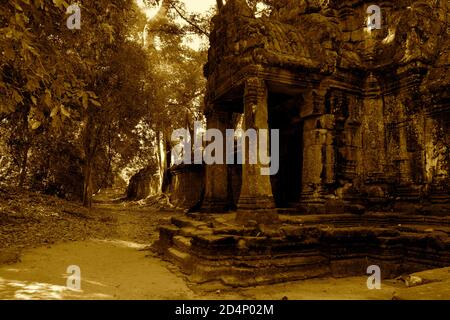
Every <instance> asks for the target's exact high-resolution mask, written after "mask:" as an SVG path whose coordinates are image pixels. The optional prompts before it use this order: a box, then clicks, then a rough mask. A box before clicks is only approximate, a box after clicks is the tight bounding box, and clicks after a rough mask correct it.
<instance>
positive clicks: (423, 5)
mask: <svg viewBox="0 0 450 320" xmlns="http://www.w3.org/2000/svg"><path fill="white" fill-rule="evenodd" d="M370 4H372V3H370V2H369V1H356V0H355V1H350V0H348V1H300V0H286V1H277V2H276V4H274V9H273V11H272V13H271V15H270V16H269V17H266V16H263V17H260V18H255V17H254V16H253V14H252V13H251V10H250V9H249V8H248V7H247V5H246V4H245V1H241V0H231V1H228V3H227V4H226V5H225V6H224V7H223V8H222V10H221V11H220V13H219V14H218V15H217V16H216V17H215V18H214V19H213V32H212V33H211V39H210V40H211V48H210V50H209V59H208V64H207V65H206V66H205V75H206V76H207V77H208V92H207V109H206V112H207V113H208V114H209V113H211V112H212V113H214V112H215V111H214V110H216V109H220V112H221V113H224V112H226V111H227V110H228V112H229V113H230V114H236V113H242V114H243V116H244V124H245V128H255V129H261V128H272V129H280V131H281V135H282V140H281V141H280V144H281V147H280V149H281V150H282V151H283V150H284V149H283V148H284V147H283V146H289V150H290V152H289V151H287V152H284V153H283V152H282V154H281V165H282V169H281V170H280V172H279V173H278V174H277V176H275V177H271V183H269V184H268V183H267V177H256V176H255V173H254V172H255V169H257V166H256V167H255V166H251V165H247V166H246V165H244V166H243V168H242V186H236V185H232V186H231V185H230V184H229V179H227V174H226V173H225V171H223V172H222V173H221V178H218V177H216V176H214V178H210V179H208V178H207V184H208V183H212V182H210V180H211V179H213V180H214V181H216V182H215V183H217V181H220V186H222V188H223V190H221V191H220V192H219V191H217V192H216V195H215V196H214V197H211V199H213V202H214V201H216V202H217V203H218V204H219V202H220V206H222V207H226V200H227V199H229V197H228V198H224V197H225V195H226V194H229V193H233V194H234V195H236V194H240V199H239V204H240V205H238V207H240V208H242V209H246V210H248V209H267V208H271V207H273V201H272V200H271V199H272V197H273V198H274V199H275V205H276V206H277V207H288V206H289V207H291V206H293V205H294V203H295V202H297V203H299V204H300V207H299V208H300V210H303V211H305V212H306V213H328V214H329V213H342V212H346V211H347V210H348V209H350V208H351V207H349V205H358V206H365V207H366V208H369V209H374V210H389V209H390V208H391V206H392V205H393V203H394V202H401V201H403V202H411V201H412V202H416V203H421V202H423V201H430V202H431V203H436V202H438V201H439V202H441V203H442V202H443V203H447V204H448V203H449V195H448V194H449V193H450V192H449V188H448V185H449V181H450V180H449V179H450V178H449V165H450V149H449V148H448V145H449V143H450V141H449V139H450V134H449V123H450V121H449V117H450V102H449V101H450V100H449V93H448V91H449V90H448V86H449V81H450V80H449V76H448V74H450V72H449V70H450V68H449V66H450V62H449V61H450V59H449V58H450V55H449V54H450V51H449V50H450V49H449V44H450V40H449V32H448V28H449V21H448V16H449V15H448V11H449V8H448V4H447V3H446V1H385V2H383V4H382V14H383V25H382V29H381V30H371V31H370V30H368V29H367V28H365V25H364V23H365V22H366V20H367V13H366V10H367V7H368V5H370ZM253 106H255V107H253ZM280 113H284V114H287V115H288V116H282V115H280ZM222 118H223V117H222ZM231 125H232V124H231V123H228V124H227V126H231ZM298 133H299V134H298ZM291 141H298V143H297V146H296V147H294V144H292V143H291ZM285 149H286V150H288V149H287V148H285ZM293 149H297V150H299V151H300V152H299V155H298V157H296V156H294V155H293V151H292V150H293ZM288 157H289V158H291V160H289V159H288ZM294 161H295V162H294ZM283 167H287V168H289V169H283ZM207 170H208V169H207ZM223 170H225V169H223ZM256 171H257V170H256ZM297 171H298V172H297ZM293 174H296V175H297V179H292V178H289V175H293ZM227 185H228V186H229V188H227V187H226V186H227ZM236 188H238V190H237V192H236V190H235V189H236ZM230 189H231V191H230ZM225 190H227V191H226V192H225ZM239 191H240V192H239ZM286 193H287V194H288V195H286ZM220 194H221V195H222V198H220V197H219V195H220ZM219 199H220V200H219ZM330 199H331V200H330ZM207 207H213V206H212V205H211V201H209V202H208V205H207ZM353 209H356V210H355V211H356V212H363V211H364V210H363V209H362V208H361V207H359V208H356V207H353ZM447 209H448V210H449V211H450V207H448V206H447ZM431 213H433V212H431Z"/></svg>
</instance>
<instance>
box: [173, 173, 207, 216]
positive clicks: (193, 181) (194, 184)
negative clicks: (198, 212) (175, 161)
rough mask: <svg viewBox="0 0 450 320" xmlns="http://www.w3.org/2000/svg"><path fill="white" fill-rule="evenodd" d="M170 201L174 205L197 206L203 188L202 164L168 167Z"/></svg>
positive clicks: (183, 206) (200, 199)
mask: <svg viewBox="0 0 450 320" xmlns="http://www.w3.org/2000/svg"><path fill="white" fill-rule="evenodd" d="M170 174H171V183H170V189H169V190H170V191H169V192H170V202H171V203H172V204H173V205H175V206H176V207H180V208H186V209H191V208H195V207H198V206H199V205H200V202H201V201H202V198H203V192H204V188H205V184H204V180H205V178H204V176H205V168H204V166H203V165H178V166H174V167H172V168H171V169H170Z"/></svg>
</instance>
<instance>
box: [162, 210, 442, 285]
mask: <svg viewBox="0 0 450 320" xmlns="http://www.w3.org/2000/svg"><path fill="white" fill-rule="evenodd" d="M234 219H235V214H223V215H209V214H192V215H186V216H184V217H177V218H172V220H171V223H170V224H169V225H164V226H161V227H160V238H159V240H158V241H157V242H156V243H155V244H154V248H155V249H156V250H157V251H158V252H159V253H160V254H161V256H162V257H163V258H164V259H167V260H169V261H170V262H172V263H173V264H175V265H177V266H179V267H180V270H181V271H182V272H183V273H185V274H186V275H187V276H188V278H189V280H190V281H192V282H196V283H204V282H211V281H215V282H220V283H222V284H223V285H228V286H252V285H258V284H270V283H277V282H283V281H294V280H302V279H307V278H314V277H325V276H333V277H345V276H355V275H366V270H367V267H368V266H370V265H379V266H380V267H381V268H382V270H383V276H384V277H386V278H392V277H395V276H398V275H400V274H401V273H403V272H416V271H421V270H426V269H430V268H438V267H446V266H449V265H450V237H449V235H450V218H448V217H423V216H422V217H420V216H406V215H399V214H394V213H390V214H387V213H371V214H365V215H363V216H360V215H351V214H344V215H316V216H287V215H286V216H283V215H281V216H280V221H279V222H277V223H276V224H272V225H262V224H254V223H249V224H248V225H240V224H237V223H236V222H235V220H234Z"/></svg>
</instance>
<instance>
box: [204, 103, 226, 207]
mask: <svg viewBox="0 0 450 320" xmlns="http://www.w3.org/2000/svg"><path fill="white" fill-rule="evenodd" d="M206 121H207V128H208V129H218V130H220V131H221V132H222V135H223V137H224V142H223V143H224V144H223V150H224V152H223V155H224V159H223V164H212V165H207V166H206V174H205V176H206V180H205V198H204V200H203V204H202V211H203V212H212V213H214V212H225V211H227V210H228V209H229V207H230V204H229V195H228V170H227V165H226V159H225V156H226V152H225V150H226V145H225V144H226V142H225V132H226V129H227V128H228V126H229V122H230V114H229V113H227V112H218V111H211V112H209V113H208V114H206Z"/></svg>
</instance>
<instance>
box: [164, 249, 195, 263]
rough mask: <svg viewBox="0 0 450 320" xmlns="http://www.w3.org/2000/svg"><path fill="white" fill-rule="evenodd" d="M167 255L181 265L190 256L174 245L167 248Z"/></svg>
mask: <svg viewBox="0 0 450 320" xmlns="http://www.w3.org/2000/svg"><path fill="white" fill-rule="evenodd" d="M167 255H168V258H169V259H170V260H172V261H173V262H176V263H180V264H181V265H183V264H184V263H186V262H187V261H188V260H189V259H190V257H191V255H190V254H189V253H185V252H181V251H179V250H178V249H176V248H174V247H171V248H169V249H168V250H167Z"/></svg>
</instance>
